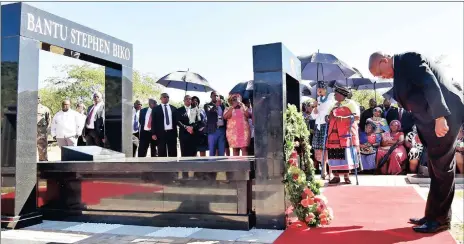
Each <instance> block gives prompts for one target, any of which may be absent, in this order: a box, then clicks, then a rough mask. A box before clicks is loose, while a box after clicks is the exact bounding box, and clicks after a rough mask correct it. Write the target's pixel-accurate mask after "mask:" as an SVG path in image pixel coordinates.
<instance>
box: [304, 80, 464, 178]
mask: <svg viewBox="0 0 464 244" xmlns="http://www.w3.org/2000/svg"><path fill="white" fill-rule="evenodd" d="M317 86H318V87H317V95H318V97H317V99H316V100H314V101H311V102H309V103H305V104H303V109H302V111H303V115H304V118H305V120H306V121H307V124H308V128H309V129H310V131H311V137H310V141H311V144H312V150H313V155H314V157H313V160H314V162H315V166H316V168H317V169H320V170H321V176H322V178H324V179H326V178H327V177H328V178H329V179H330V181H329V182H330V183H332V184H338V183H339V182H340V175H343V176H344V181H345V182H346V183H351V182H350V179H349V177H348V173H349V171H350V170H353V169H354V168H355V167H356V168H357V169H358V170H359V171H360V172H362V173H370V174H384V175H398V174H406V173H418V169H419V166H420V165H422V166H427V160H428V159H427V154H426V150H425V149H424V145H423V144H422V143H421V139H420V137H419V135H418V133H417V129H416V126H415V125H414V118H413V116H412V114H411V112H409V111H406V110H405V109H404V108H402V107H401V106H400V105H398V107H395V106H392V104H391V101H390V100H389V99H385V100H384V101H383V104H382V105H380V106H378V105H377V103H376V100H375V99H370V101H369V108H367V109H364V108H362V107H361V106H359V105H358V104H357V103H356V102H355V101H353V100H351V99H349V97H351V91H350V90H349V89H347V88H345V87H341V86H335V89H334V91H335V92H334V93H328V89H327V83H326V82H323V81H320V82H318V84H317ZM463 137H464V132H463V131H462V128H461V135H460V137H459V139H458V147H457V150H456V169H457V172H459V173H460V174H463V173H464V169H463V154H464V147H463V146H464V142H463V140H464V139H463ZM358 162H360V165H358Z"/></svg>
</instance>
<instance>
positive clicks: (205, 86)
mask: <svg viewBox="0 0 464 244" xmlns="http://www.w3.org/2000/svg"><path fill="white" fill-rule="evenodd" d="M156 83H158V84H161V85H163V86H165V87H167V88H174V89H179V90H183V91H185V93H187V91H197V92H210V91H214V89H213V88H211V86H210V85H209V83H208V81H207V80H206V79H205V78H204V77H203V76H201V75H199V74H197V73H193V72H190V71H188V70H187V71H176V72H172V73H170V74H168V75H165V76H164V77H162V78H161V79H159V80H158V81H157V82H156Z"/></svg>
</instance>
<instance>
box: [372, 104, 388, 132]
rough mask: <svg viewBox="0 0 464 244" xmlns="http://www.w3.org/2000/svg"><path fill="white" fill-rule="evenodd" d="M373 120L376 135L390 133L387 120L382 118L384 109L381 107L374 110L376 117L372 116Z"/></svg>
mask: <svg viewBox="0 0 464 244" xmlns="http://www.w3.org/2000/svg"><path fill="white" fill-rule="evenodd" d="M371 120H372V121H373V122H374V124H375V126H376V129H375V133H376V134H380V133H383V132H387V131H390V128H389V127H388V122H387V120H386V119H385V118H382V109H381V108H380V107H375V108H374V116H372V118H371Z"/></svg>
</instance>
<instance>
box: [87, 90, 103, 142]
mask: <svg viewBox="0 0 464 244" xmlns="http://www.w3.org/2000/svg"><path fill="white" fill-rule="evenodd" d="M93 102H94V104H92V106H90V107H89V110H88V111H87V119H86V120H85V130H84V133H85V141H86V144H87V146H94V145H95V146H99V147H103V146H104V145H103V144H104V143H105V103H104V102H103V96H102V94H101V93H100V92H95V93H94V94H93Z"/></svg>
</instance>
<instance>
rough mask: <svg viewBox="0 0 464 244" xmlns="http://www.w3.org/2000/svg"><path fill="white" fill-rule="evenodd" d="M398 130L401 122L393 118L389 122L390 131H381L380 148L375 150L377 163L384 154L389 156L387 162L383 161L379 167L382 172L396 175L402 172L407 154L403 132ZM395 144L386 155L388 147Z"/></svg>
mask: <svg viewBox="0 0 464 244" xmlns="http://www.w3.org/2000/svg"><path fill="white" fill-rule="evenodd" d="M400 130H401V122H400V121H398V120H393V121H392V122H390V132H384V133H382V142H381V143H380V148H379V150H378V151H377V165H378V164H379V162H380V161H381V160H382V158H383V157H384V156H388V157H389V158H388V160H387V163H385V164H384V165H383V166H382V167H381V169H380V172H381V173H382V174H388V175H398V174H401V172H403V165H404V162H405V161H406V158H407V156H408V154H407V153H406V148H405V147H404V146H403V144H404V134H403V132H401V131H400ZM395 144H396V145H397V146H396V148H395V149H394V150H393V151H392V152H391V154H390V155H387V154H388V152H389V150H390V148H391V147H392V146H394V145H395Z"/></svg>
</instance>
